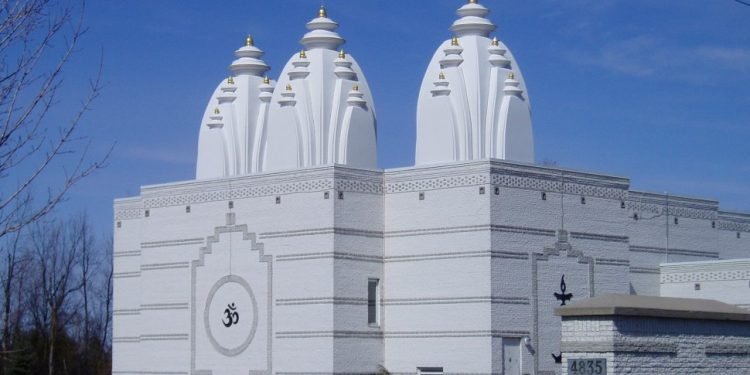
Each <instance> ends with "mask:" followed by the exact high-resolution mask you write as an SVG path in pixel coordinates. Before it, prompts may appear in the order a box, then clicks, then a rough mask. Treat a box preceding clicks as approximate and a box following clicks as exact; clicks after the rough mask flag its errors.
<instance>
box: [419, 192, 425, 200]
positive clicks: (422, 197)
mask: <svg viewBox="0 0 750 375" xmlns="http://www.w3.org/2000/svg"><path fill="white" fill-rule="evenodd" d="M419 200H420V201H423V200H424V193H419Z"/></svg>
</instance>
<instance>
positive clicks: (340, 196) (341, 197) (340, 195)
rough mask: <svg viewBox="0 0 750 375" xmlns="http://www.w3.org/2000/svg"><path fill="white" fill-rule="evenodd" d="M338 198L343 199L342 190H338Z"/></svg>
mask: <svg viewBox="0 0 750 375" xmlns="http://www.w3.org/2000/svg"><path fill="white" fill-rule="evenodd" d="M339 199H344V192H343V191H340V192H339Z"/></svg>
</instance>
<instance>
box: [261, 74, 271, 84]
mask: <svg viewBox="0 0 750 375" xmlns="http://www.w3.org/2000/svg"><path fill="white" fill-rule="evenodd" d="M263 83H264V84H266V85H270V84H271V79H270V78H268V76H265V77H263Z"/></svg>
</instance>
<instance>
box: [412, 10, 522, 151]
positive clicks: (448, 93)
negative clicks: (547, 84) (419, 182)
mask: <svg viewBox="0 0 750 375" xmlns="http://www.w3.org/2000/svg"><path fill="white" fill-rule="evenodd" d="M457 13H458V15H459V16H460V18H459V19H458V20H457V21H456V22H454V23H453V26H452V27H451V30H452V31H453V32H454V33H455V35H456V36H455V37H453V38H452V39H450V40H446V41H445V42H443V43H442V44H441V46H440V47H439V48H438V50H437V51H436V52H435V54H434V56H433V57H432V60H431V61H430V64H429V66H428V68H427V72H426V73H425V76H424V79H423V81H422V87H421V88H420V92H419V102H418V104H417V148H416V158H415V159H416V164H417V165H424V164H432V163H441V162H450V161H458V160H477V159H486V158H496V159H507V160H513V161H521V162H528V163H533V162H534V136H533V129H532V123H531V104H530V101H529V98H528V93H527V91H526V84H525V82H524V79H523V75H522V74H521V70H520V68H519V66H518V64H517V62H516V59H515V58H514V57H513V54H512V53H511V52H510V51H509V50H508V48H507V47H506V46H505V44H503V43H502V42H501V41H498V40H497V39H490V38H489V35H490V33H491V32H492V31H494V30H495V25H494V24H492V22H491V21H490V20H488V19H487V18H485V17H486V16H487V15H488V14H489V10H488V9H487V8H485V7H484V6H482V5H481V4H478V2H477V1H475V0H471V1H470V2H469V3H468V4H466V5H464V6H463V7H461V8H460V9H459V10H458V11H457Z"/></svg>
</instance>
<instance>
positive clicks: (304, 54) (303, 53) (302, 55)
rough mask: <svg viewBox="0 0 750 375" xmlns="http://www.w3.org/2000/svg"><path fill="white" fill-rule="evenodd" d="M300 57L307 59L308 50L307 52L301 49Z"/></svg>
mask: <svg viewBox="0 0 750 375" xmlns="http://www.w3.org/2000/svg"><path fill="white" fill-rule="evenodd" d="M299 58H300V59H306V58H307V52H305V50H302V51H299Z"/></svg>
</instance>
